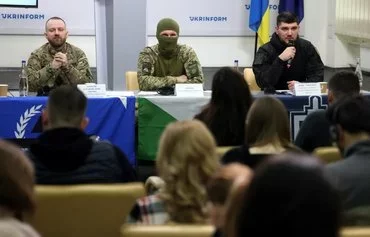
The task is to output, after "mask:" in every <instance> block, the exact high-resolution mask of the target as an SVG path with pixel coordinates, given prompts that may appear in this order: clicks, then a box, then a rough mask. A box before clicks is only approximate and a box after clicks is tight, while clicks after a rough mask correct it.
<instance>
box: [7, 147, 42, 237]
mask: <svg viewBox="0 0 370 237" xmlns="http://www.w3.org/2000/svg"><path fill="white" fill-rule="evenodd" d="M0 183H1V185H0V236H2V237H15V236H17V237H18V236H19V237H39V234H37V233H36V231H35V230H34V229H33V228H32V227H31V226H29V225H28V224H26V223H24V222H23V219H24V217H25V216H29V215H32V214H33V212H34V211H35V197H34V171H33V167H32V165H31V163H30V161H29V160H28V159H27V157H26V156H25V155H24V153H23V152H22V151H21V149H19V148H18V147H16V146H14V145H13V144H10V143H8V142H5V141H1V140H0Z"/></svg>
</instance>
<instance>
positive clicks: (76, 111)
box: [28, 86, 136, 184]
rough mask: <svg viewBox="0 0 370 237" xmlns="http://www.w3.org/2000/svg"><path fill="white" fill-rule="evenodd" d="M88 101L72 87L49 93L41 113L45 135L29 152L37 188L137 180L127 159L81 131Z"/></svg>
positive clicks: (43, 134) (117, 150)
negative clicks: (40, 185)
mask: <svg viewBox="0 0 370 237" xmlns="http://www.w3.org/2000/svg"><path fill="white" fill-rule="evenodd" d="M86 106H87V99H86V97H85V95H84V94H83V93H82V92H81V91H80V90H78V89H77V87H75V86H60V87H58V88H56V89H55V90H53V91H52V92H51V93H50V96H49V100H48V103H47V106H46V109H45V110H44V111H43V113H42V123H43V128H44V132H43V133H42V134H41V135H40V136H39V138H38V141H37V143H36V144H33V145H31V148H30V151H29V152H28V155H29V157H30V158H31V160H32V161H33V163H34V165H35V169H36V180H37V183H38V184H81V183H118V182H131V181H135V180H136V174H135V171H134V170H133V168H132V167H131V165H130V164H129V162H128V160H127V157H126V155H125V154H124V153H122V151H120V150H119V148H117V147H116V146H114V145H112V144H110V143H108V142H103V141H95V140H94V139H91V138H90V137H89V136H87V134H86V133H85V132H84V131H83V130H84V129H85V127H86V126H87V124H88V122H89V119H88V118H87V117H86V116H85V112H86Z"/></svg>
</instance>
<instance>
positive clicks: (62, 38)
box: [27, 17, 93, 95]
mask: <svg viewBox="0 0 370 237" xmlns="http://www.w3.org/2000/svg"><path fill="white" fill-rule="evenodd" d="M44 35H45V38H46V39H47V40H48V43H46V44H44V45H42V46H41V47H40V48H38V49H36V50H35V51H33V52H32V53H31V56H30V57H29V59H28V64H27V76H28V80H29V89H30V91H34V92H38V94H39V95H43V94H44V93H45V92H48V91H50V89H52V88H55V87H58V86H61V85H76V84H83V83H86V82H92V81H93V78H92V74H91V71H90V67H89V63H88V61H87V58H86V55H85V53H84V52H83V51H82V50H81V49H80V48H77V47H76V46H73V45H71V44H69V43H67V42H66V41H67V38H68V31H67V27H66V23H65V21H64V20H63V19H62V18H60V17H51V18H50V19H48V20H47V21H46V23H45V33H44Z"/></svg>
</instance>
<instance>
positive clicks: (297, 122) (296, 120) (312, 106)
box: [290, 96, 327, 139]
mask: <svg viewBox="0 0 370 237" xmlns="http://www.w3.org/2000/svg"><path fill="white" fill-rule="evenodd" d="M326 108H327V105H326V104H324V103H323V102H322V98H321V96H310V97H309V98H308V104H306V105H303V109H302V110H295V111H294V110H293V111H290V125H291V126H290V127H291V128H292V135H293V136H292V137H293V138H294V139H295V138H296V136H297V134H298V131H299V129H300V127H301V124H302V123H303V121H304V120H305V118H306V117H307V115H308V114H310V113H311V112H313V111H315V110H318V109H326Z"/></svg>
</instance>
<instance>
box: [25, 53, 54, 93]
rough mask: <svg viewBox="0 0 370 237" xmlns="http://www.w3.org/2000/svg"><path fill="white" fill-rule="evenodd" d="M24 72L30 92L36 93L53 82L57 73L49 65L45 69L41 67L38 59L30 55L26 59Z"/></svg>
mask: <svg viewBox="0 0 370 237" xmlns="http://www.w3.org/2000/svg"><path fill="white" fill-rule="evenodd" d="M26 72H27V77H28V86H29V90H30V91H37V90H38V89H40V88H42V87H43V86H46V85H48V84H49V82H50V81H54V79H55V77H56V74H57V73H58V71H57V70H56V69H53V68H52V67H51V64H50V63H49V64H47V65H46V66H45V67H42V66H41V63H40V59H38V57H37V56H36V55H34V54H31V56H30V58H29V59H28V63H27V68H26ZM51 84H53V83H51Z"/></svg>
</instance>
